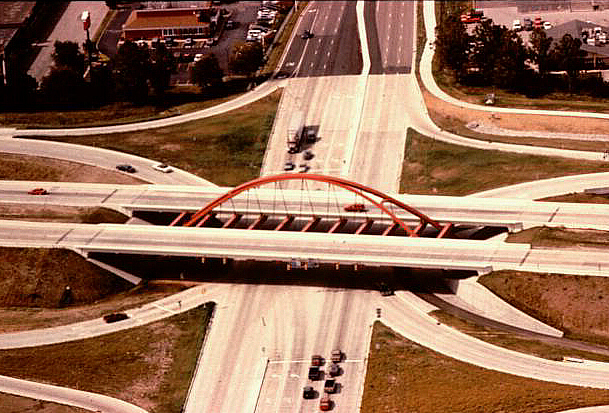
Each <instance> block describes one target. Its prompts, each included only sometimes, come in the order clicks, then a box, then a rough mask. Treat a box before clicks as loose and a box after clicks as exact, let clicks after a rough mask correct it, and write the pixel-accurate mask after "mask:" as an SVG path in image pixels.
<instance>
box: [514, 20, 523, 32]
mask: <svg viewBox="0 0 609 413" xmlns="http://www.w3.org/2000/svg"><path fill="white" fill-rule="evenodd" d="M512 30H514V31H515V32H519V31H521V30H522V25H521V24H520V20H514V22H513V23H512Z"/></svg>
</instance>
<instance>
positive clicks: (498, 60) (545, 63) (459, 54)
mask: <svg viewBox="0 0 609 413" xmlns="http://www.w3.org/2000/svg"><path fill="white" fill-rule="evenodd" d="M581 45H582V42H581V40H580V39H578V38H574V37H573V36H571V35H570V34H568V33H567V34H565V35H563V36H562V38H561V39H559V40H558V41H554V39H552V37H548V36H547V34H546V32H545V31H544V30H543V29H540V28H535V29H534V30H533V31H532V32H531V37H530V42H529V44H528V45H525V44H524V42H523V40H522V38H521V37H520V36H519V35H518V33H517V32H515V31H513V30H509V29H508V28H506V27H505V26H499V25H496V24H493V21H492V20H491V19H487V20H483V21H482V22H480V23H478V24H477V25H476V27H475V28H474V30H473V33H472V34H468V32H467V29H466V26H465V24H464V23H463V22H461V19H460V14H459V13H457V12H454V13H451V14H450V15H447V16H446V17H445V18H443V19H442V21H441V22H440V24H439V25H438V26H437V27H436V41H435V51H436V53H435V59H436V64H437V65H438V68H439V69H440V70H443V71H444V72H446V73H449V74H450V75H451V76H452V78H453V79H454V81H456V82H457V83H460V84H462V85H466V86H495V87H498V88H501V89H505V90H509V91H513V92H518V93H522V94H524V95H526V96H529V97H538V96H541V95H544V94H547V93H550V92H553V91H568V92H570V93H574V92H578V93H589V94H591V95H596V96H603V97H607V96H609V85H608V84H607V83H606V82H603V80H602V79H601V78H600V77H596V76H594V77H584V76H582V74H581V72H582V70H583V69H584V68H585V66H584V59H583V58H584V56H585V55H586V53H585V52H584V51H583V50H581ZM557 72H560V74H558V75H557V74H556V73H557Z"/></svg>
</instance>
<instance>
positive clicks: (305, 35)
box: [300, 30, 313, 40]
mask: <svg viewBox="0 0 609 413" xmlns="http://www.w3.org/2000/svg"><path fill="white" fill-rule="evenodd" d="M311 37H313V33H311V31H310V30H305V31H304V32H302V34H301V35H300V38H301V39H305V40H306V39H310V38H311Z"/></svg>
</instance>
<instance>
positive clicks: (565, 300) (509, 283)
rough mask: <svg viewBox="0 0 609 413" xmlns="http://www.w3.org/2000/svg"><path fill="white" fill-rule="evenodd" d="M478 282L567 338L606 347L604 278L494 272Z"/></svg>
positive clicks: (608, 285) (608, 307)
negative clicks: (559, 331)
mask: <svg viewBox="0 0 609 413" xmlns="http://www.w3.org/2000/svg"><path fill="white" fill-rule="evenodd" d="M478 282H480V283H481V284H482V285H484V286H486V287H487V288H489V289H490V290H491V291H493V292H494V293H495V294H497V295H498V296H499V297H500V298H502V299H503V300H505V301H507V302H508V303H510V304H512V305H514V306H515V307H517V308H519V309H521V310H523V311H525V312H526V313H528V314H530V315H532V316H533V317H535V318H537V319H539V320H541V321H543V322H545V323H547V324H549V325H551V326H553V327H555V328H558V329H560V330H562V331H565V332H566V335H567V336H570V337H572V338H583V339H586V340H589V341H592V342H599V343H602V344H609V280H607V278H605V277H588V276H579V275H563V274H537V273H528V272H520V271H497V272H494V273H492V274H489V275H485V276H482V277H480V278H479V279H478Z"/></svg>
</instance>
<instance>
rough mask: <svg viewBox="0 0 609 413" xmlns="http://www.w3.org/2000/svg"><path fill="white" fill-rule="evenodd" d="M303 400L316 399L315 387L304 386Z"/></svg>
mask: <svg viewBox="0 0 609 413" xmlns="http://www.w3.org/2000/svg"><path fill="white" fill-rule="evenodd" d="M302 398H303V399H314V398H315V390H313V386H304V387H303V389H302Z"/></svg>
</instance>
